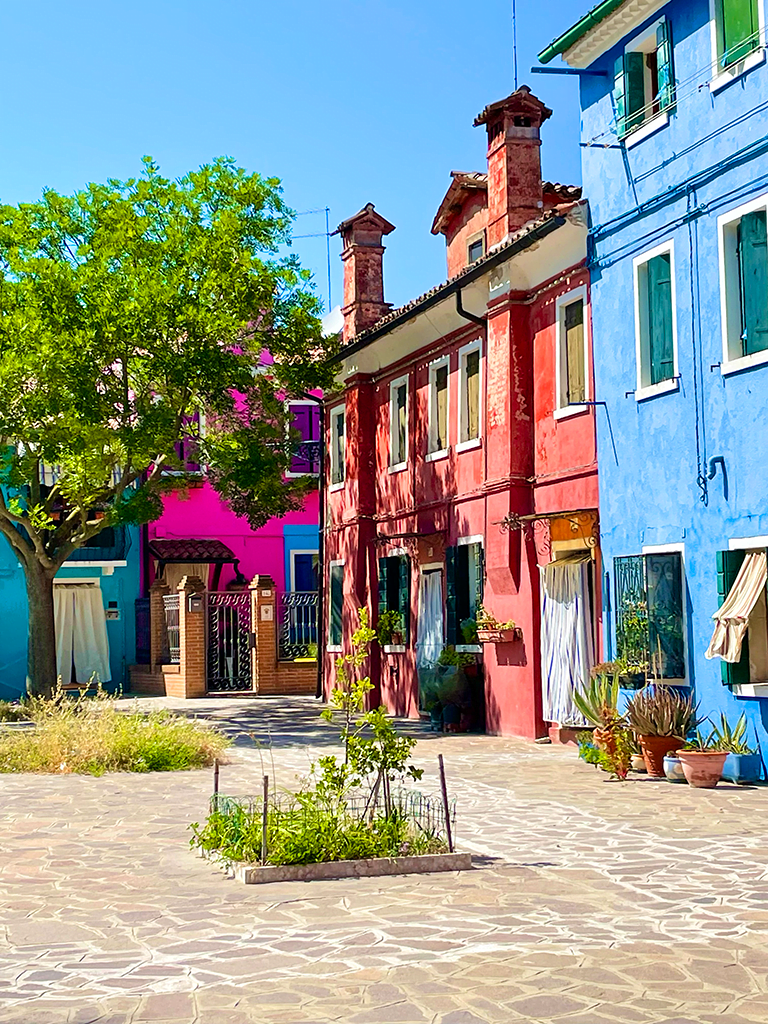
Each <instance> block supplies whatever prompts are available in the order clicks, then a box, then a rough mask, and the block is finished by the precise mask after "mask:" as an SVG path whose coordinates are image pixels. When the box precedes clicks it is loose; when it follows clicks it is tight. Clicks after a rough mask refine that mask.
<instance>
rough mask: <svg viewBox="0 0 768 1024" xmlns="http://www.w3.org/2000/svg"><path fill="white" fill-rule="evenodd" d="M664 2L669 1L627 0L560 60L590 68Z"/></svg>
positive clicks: (575, 65) (663, 4)
mask: <svg viewBox="0 0 768 1024" xmlns="http://www.w3.org/2000/svg"><path fill="white" fill-rule="evenodd" d="M666 3H668V0H627V2H626V3H624V4H622V5H621V7H619V8H617V9H616V10H615V11H614V12H613V13H612V14H609V15H608V17H607V18H603V20H602V21H600V22H598V23H597V25H595V27H594V28H591V29H589V31H588V32H587V33H586V34H585V35H583V36H582V37H581V39H579V40H578V41H577V42H575V43H574V44H573V46H572V47H571V48H570V49H568V50H566V51H565V53H564V54H563V60H564V61H565V62H566V64H570V65H571V67H572V68H587V67H589V65H590V64H592V63H593V62H594V61H596V60H597V58H598V57H599V56H600V55H601V54H603V53H605V51H606V50H609V49H610V48H611V47H612V46H615V45H616V43H618V42H619V40H621V39H623V38H624V36H626V35H628V34H629V33H630V32H631V31H632V30H633V29H635V28H637V27H638V26H639V25H642V23H643V22H644V21H645V20H646V18H650V16H651V15H652V14H655V13H656V11H659V10H661V8H662V7H664V6H666Z"/></svg>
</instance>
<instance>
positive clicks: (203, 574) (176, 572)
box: [163, 562, 209, 594]
mask: <svg viewBox="0 0 768 1024" xmlns="http://www.w3.org/2000/svg"><path fill="white" fill-rule="evenodd" d="M208 570H209V565H208V563H207V562H170V563H169V564H168V565H166V567H165V570H164V572H163V579H164V580H165V582H166V583H167V584H168V586H169V587H170V590H171V593H172V594H175V593H176V591H177V589H178V586H179V584H180V583H181V581H182V580H183V579H184V577H185V576H199V577H200V579H201V580H202V581H203V583H204V584H205V586H206V588H207V587H208Z"/></svg>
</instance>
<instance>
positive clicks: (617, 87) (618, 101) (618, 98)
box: [613, 56, 627, 139]
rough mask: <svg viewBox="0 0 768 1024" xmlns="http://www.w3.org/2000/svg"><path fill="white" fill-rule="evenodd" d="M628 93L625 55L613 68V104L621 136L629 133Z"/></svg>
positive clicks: (617, 127) (617, 129) (618, 131)
mask: <svg viewBox="0 0 768 1024" xmlns="http://www.w3.org/2000/svg"><path fill="white" fill-rule="evenodd" d="M626 100H627V95H626V81H625V78H624V57H623V56H621V57H619V59H618V60H617V61H616V63H615V65H614V68H613V104H614V107H615V110H616V131H617V134H618V136H619V138H620V139H621V138H623V137H624V136H625V135H626V134H627V123H626V122H627V103H626Z"/></svg>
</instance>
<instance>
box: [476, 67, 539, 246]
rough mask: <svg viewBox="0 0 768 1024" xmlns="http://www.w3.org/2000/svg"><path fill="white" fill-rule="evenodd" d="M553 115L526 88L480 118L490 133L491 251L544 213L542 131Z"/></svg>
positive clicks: (486, 111)
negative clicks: (542, 126)
mask: <svg viewBox="0 0 768 1024" xmlns="http://www.w3.org/2000/svg"><path fill="white" fill-rule="evenodd" d="M551 114H552V111H551V110H550V109H549V108H548V107H545V106H544V104H543V103H542V102H541V100H539V99H537V98H536V96H534V95H533V94H532V92H531V90H530V89H529V88H528V86H527V85H521V86H520V88H519V89H517V90H516V91H515V92H513V93H512V94H511V95H510V96H507V98H506V99H504V100H499V101H498V102H497V103H491V104H490V106H487V107H486V108H485V110H483V112H482V113H481V114H478V116H477V117H476V118H475V125H480V124H484V125H485V126H486V130H487V132H488V248H491V246H494V245H497V244H498V243H499V242H503V241H504V239H505V238H506V237H507V236H508V235H510V234H512V233H513V232H515V231H517V230H518V229H519V228H521V227H522V226H523V224H527V223H528V221H530V220H535V219H536V218H538V217H540V216H541V214H542V211H543V206H544V201H543V194H542V188H541V153H540V147H541V139H540V137H539V129H540V128H541V125H542V124H543V123H544V121H546V120H547V118H548V117H550V116H551Z"/></svg>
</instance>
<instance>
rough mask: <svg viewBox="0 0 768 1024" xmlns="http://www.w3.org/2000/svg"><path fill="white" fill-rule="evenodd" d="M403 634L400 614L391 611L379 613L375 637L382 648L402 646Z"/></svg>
mask: <svg viewBox="0 0 768 1024" xmlns="http://www.w3.org/2000/svg"><path fill="white" fill-rule="evenodd" d="M404 632H405V631H404V629H403V616H402V615H401V614H400V612H396V611H393V610H387V611H385V612H381V614H380V615H379V621H378V623H377V625H376V637H377V638H378V641H379V643H380V644H381V645H382V647H387V646H389V645H393V646H397V645H398V644H402V642H403V633H404Z"/></svg>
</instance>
